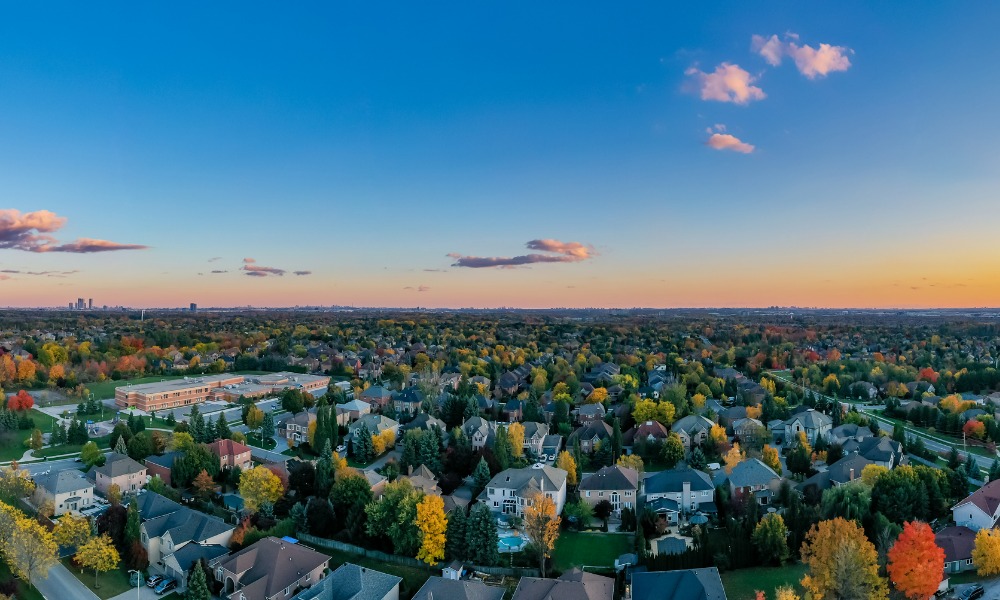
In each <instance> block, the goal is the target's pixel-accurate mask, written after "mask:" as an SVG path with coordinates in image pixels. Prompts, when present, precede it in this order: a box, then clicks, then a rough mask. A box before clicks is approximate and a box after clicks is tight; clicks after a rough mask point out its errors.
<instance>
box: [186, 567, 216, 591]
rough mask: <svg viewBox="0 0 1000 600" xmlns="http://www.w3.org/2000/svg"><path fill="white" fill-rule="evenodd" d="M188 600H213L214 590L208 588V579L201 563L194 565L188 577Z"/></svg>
mask: <svg viewBox="0 0 1000 600" xmlns="http://www.w3.org/2000/svg"><path fill="white" fill-rule="evenodd" d="M185 597H186V598H187V600H212V592H211V591H210V590H209V589H208V580H207V579H206V578H205V569H202V568H201V565H194V568H192V569H191V575H190V576H189V577H188V587H187V592H185Z"/></svg>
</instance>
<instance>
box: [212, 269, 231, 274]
mask: <svg viewBox="0 0 1000 600" xmlns="http://www.w3.org/2000/svg"><path fill="white" fill-rule="evenodd" d="M228 272H229V271H226V270H224V269H215V270H214V271H212V273H213V274H217V273H228Z"/></svg>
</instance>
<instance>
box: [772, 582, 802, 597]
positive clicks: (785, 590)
mask: <svg viewBox="0 0 1000 600" xmlns="http://www.w3.org/2000/svg"><path fill="white" fill-rule="evenodd" d="M774 600H802V599H801V598H800V597H799V595H798V594H796V593H795V590H794V589H792V586H790V585H783V586H781V587H780V588H777V589H775V590H774Z"/></svg>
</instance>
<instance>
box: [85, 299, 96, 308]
mask: <svg viewBox="0 0 1000 600" xmlns="http://www.w3.org/2000/svg"><path fill="white" fill-rule="evenodd" d="M87 310H94V299H93V298H87Z"/></svg>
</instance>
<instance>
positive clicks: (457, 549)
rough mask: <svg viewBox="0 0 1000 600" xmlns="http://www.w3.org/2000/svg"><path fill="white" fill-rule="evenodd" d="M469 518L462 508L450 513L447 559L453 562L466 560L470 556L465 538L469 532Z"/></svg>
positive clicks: (446, 537) (446, 547) (447, 532)
mask: <svg viewBox="0 0 1000 600" xmlns="http://www.w3.org/2000/svg"><path fill="white" fill-rule="evenodd" d="M468 522H469V518H468V516H467V515H466V514H465V509H464V508H463V507H461V506H459V507H456V508H454V509H452V511H451V512H450V513H448V527H447V530H446V531H445V546H444V554H445V557H447V558H450V559H451V560H464V559H465V558H466V556H467V555H468V551H467V549H468V547H467V546H466V544H465V536H466V533H467V531H468V527H467V525H468Z"/></svg>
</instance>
